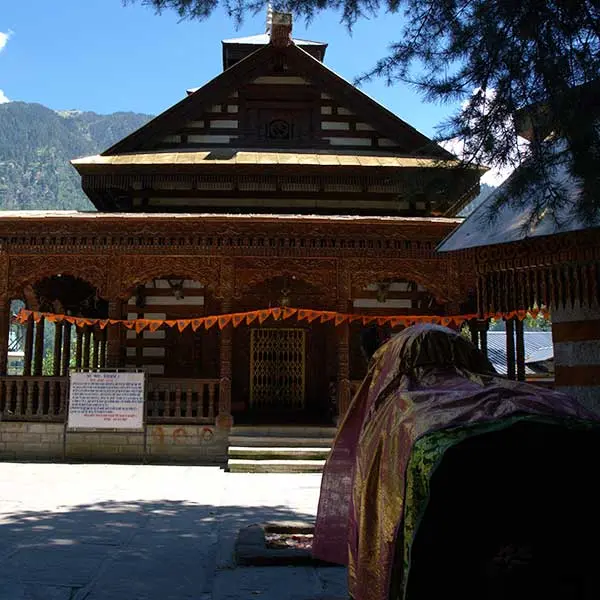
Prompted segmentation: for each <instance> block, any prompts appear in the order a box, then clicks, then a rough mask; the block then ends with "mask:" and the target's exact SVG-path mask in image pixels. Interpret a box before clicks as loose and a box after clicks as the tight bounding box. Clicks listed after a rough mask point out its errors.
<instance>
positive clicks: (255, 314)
mask: <svg viewBox="0 0 600 600" xmlns="http://www.w3.org/2000/svg"><path fill="white" fill-rule="evenodd" d="M257 318H258V312H257V311H255V310H253V311H252V312H249V313H246V325H250V323H252V322H254V321H256V319H257Z"/></svg>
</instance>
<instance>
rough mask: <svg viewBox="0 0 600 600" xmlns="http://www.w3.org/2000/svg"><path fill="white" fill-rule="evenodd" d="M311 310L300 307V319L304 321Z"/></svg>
mask: <svg viewBox="0 0 600 600" xmlns="http://www.w3.org/2000/svg"><path fill="white" fill-rule="evenodd" d="M309 312H310V311H308V310H304V309H300V310H299V311H298V321H304V319H306V318H308V313H309Z"/></svg>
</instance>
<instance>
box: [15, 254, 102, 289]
mask: <svg viewBox="0 0 600 600" xmlns="http://www.w3.org/2000/svg"><path fill="white" fill-rule="evenodd" d="M106 267H107V261H106V259H105V258H104V257H94V256H72V255H63V256H43V255H41V256H19V257H11V260H10V267H9V296H10V297H23V295H24V293H25V290H26V289H27V288H28V287H29V286H31V287H33V285H35V283H37V282H38V281H41V280H42V279H46V278H48V277H53V276H55V275H70V276H71V277H75V278H77V279H81V280H83V281H85V282H86V283H88V284H89V285H90V286H92V287H93V288H95V289H96V290H98V295H99V296H100V297H102V298H106V292H107V269H106Z"/></svg>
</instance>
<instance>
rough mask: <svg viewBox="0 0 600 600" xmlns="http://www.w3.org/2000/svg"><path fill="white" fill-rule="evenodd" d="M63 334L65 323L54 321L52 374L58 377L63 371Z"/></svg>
mask: <svg viewBox="0 0 600 600" xmlns="http://www.w3.org/2000/svg"><path fill="white" fill-rule="evenodd" d="M62 336H63V324H62V322H60V323H54V364H53V365H52V375H53V376H54V377H58V376H59V375H60V372H61V368H60V365H61V358H62Z"/></svg>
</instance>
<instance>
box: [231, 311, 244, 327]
mask: <svg viewBox="0 0 600 600" xmlns="http://www.w3.org/2000/svg"><path fill="white" fill-rule="evenodd" d="M245 318H246V313H235V314H234V315H231V324H232V325H233V326H234V327H237V326H238V325H239V324H240V323H243V322H244V319H245Z"/></svg>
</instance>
